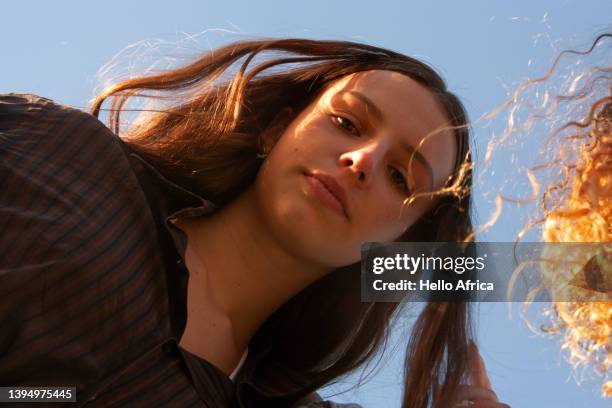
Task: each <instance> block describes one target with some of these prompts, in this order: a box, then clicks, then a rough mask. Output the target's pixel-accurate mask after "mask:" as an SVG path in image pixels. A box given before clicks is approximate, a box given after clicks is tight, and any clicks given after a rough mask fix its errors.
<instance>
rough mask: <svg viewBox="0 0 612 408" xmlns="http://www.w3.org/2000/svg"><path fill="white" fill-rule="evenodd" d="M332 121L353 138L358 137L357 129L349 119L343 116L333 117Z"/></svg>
mask: <svg viewBox="0 0 612 408" xmlns="http://www.w3.org/2000/svg"><path fill="white" fill-rule="evenodd" d="M332 120H333V121H334V123H336V124H338V126H340V127H341V128H343V129H344V130H346V131H347V132H350V133H352V134H353V135H355V136H360V133H359V129H357V127H356V126H355V125H354V124H353V122H351V120H350V119H347V118H345V117H344V116H339V115H333V116H332Z"/></svg>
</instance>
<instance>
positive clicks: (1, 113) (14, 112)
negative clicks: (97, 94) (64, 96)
mask: <svg viewBox="0 0 612 408" xmlns="http://www.w3.org/2000/svg"><path fill="white" fill-rule="evenodd" d="M0 136H1V138H2V141H4V142H6V141H7V140H8V139H26V140H35V139H40V138H42V139H44V140H48V139H55V140H57V141H65V140H66V138H67V137H71V138H75V137H79V136H82V138H83V139H84V140H89V139H91V138H95V137H102V138H106V139H112V138H117V136H115V135H114V133H113V132H111V130H110V129H108V128H107V127H106V126H105V125H104V124H103V123H102V122H100V121H99V120H98V118H96V117H95V116H93V115H91V114H89V113H87V112H85V111H83V110H81V109H77V108H74V107H72V106H69V105H65V104H62V103H58V102H56V101H54V100H52V99H49V98H45V97H42V96H38V95H34V94H27V93H7V94H0Z"/></svg>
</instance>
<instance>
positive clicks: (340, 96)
mask: <svg viewBox="0 0 612 408" xmlns="http://www.w3.org/2000/svg"><path fill="white" fill-rule="evenodd" d="M448 125H449V123H448V118H447V116H446V114H445V113H444V111H443V109H442V107H441V106H440V104H439V103H438V102H437V100H436V98H435V97H434V95H433V94H432V93H431V92H430V91H429V90H427V88H425V87H424V86H422V85H420V84H419V83H417V82H416V81H414V80H412V79H411V78H409V77H407V76H405V75H403V74H400V73H396V72H392V71H386V70H371V71H364V72H359V73H355V74H351V75H347V76H346V77H343V78H341V79H339V80H337V81H335V82H334V83H333V84H331V86H330V87H328V88H327V89H326V90H325V91H324V92H322V94H321V95H319V96H318V97H317V98H316V100H315V101H314V102H313V103H311V104H310V105H309V106H307V107H306V108H305V109H304V110H303V111H302V112H301V113H300V114H299V115H298V116H297V117H296V118H295V119H294V120H293V121H292V122H291V123H290V124H289V126H288V127H287V128H286V130H285V131H284V132H283V133H282V135H281V136H280V138H279V139H278V142H277V143H276V144H275V145H274V147H273V149H272V150H271V152H270V153H269V155H268V157H267V158H266V160H265V161H264V163H263V164H262V167H261V170H260V172H259V173H258V175H257V179H256V182H255V184H254V192H255V196H256V202H257V206H258V207H259V208H258V212H259V213H260V214H261V215H262V217H263V221H264V222H265V223H266V224H267V225H268V227H269V228H271V230H272V232H273V234H274V236H275V237H276V238H277V239H278V240H279V242H280V243H282V245H283V246H285V247H286V248H287V249H288V250H290V251H292V252H293V253H294V254H295V255H297V256H300V257H306V258H307V259H309V260H310V261H311V262H315V263H316V264H320V265H321V266H324V267H333V268H336V267H341V266H345V265H348V264H351V263H354V262H357V261H359V259H360V256H361V245H362V243H364V242H366V241H377V242H391V241H394V240H396V239H397V238H398V237H399V236H400V235H401V234H402V233H403V232H404V231H405V230H406V229H407V228H408V227H409V226H410V225H412V224H413V223H414V222H415V221H416V220H417V219H418V218H419V217H420V216H422V215H423V214H424V213H425V212H426V211H427V210H428V209H429V208H431V207H432V206H433V205H435V201H434V200H432V199H430V198H428V197H421V198H419V199H417V200H415V201H413V202H412V203H411V204H410V205H403V204H404V201H405V200H406V199H407V198H408V197H409V196H410V194H411V193H414V192H423V191H431V190H435V189H437V188H440V187H442V186H443V185H444V184H445V182H446V180H447V178H448V177H449V176H450V175H451V172H452V171H453V166H454V160H455V154H456V149H457V146H456V142H455V138H454V135H453V133H452V131H451V130H441V131H437V132H436V130H438V129H440V128H442V127H445V126H448ZM428 135H430V137H427V136H428ZM421 143H422V144H421ZM415 149H418V150H417V153H416V154H415V155H414V158H413V159H412V160H411V152H412V151H414V150H415ZM312 175H318V176H320V177H312ZM324 177H328V178H333V179H335V181H336V182H337V184H338V185H339V186H340V188H341V189H342V190H343V192H344V193H343V195H344V197H345V199H344V200H345V203H344V205H343V206H340V205H339V201H338V200H336V199H335V198H334V197H332V196H330V195H329V193H328V192H327V190H326V189H325V188H324V187H323V186H324V184H325V182H324V183H323V184H321V183H320V182H319V181H317V180H318V179H319V180H320V179H321V178H324ZM332 195H333V196H337V195H338V194H337V193H336V194H332ZM340 201H343V200H342V199H340Z"/></svg>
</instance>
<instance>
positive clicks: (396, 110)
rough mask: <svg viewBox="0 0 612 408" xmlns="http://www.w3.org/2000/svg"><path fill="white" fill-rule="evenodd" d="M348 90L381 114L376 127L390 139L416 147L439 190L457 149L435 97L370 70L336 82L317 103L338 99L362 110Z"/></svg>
mask: <svg viewBox="0 0 612 408" xmlns="http://www.w3.org/2000/svg"><path fill="white" fill-rule="evenodd" d="M349 91H350V92H358V93H360V94H363V95H365V96H366V97H367V98H368V99H370V100H371V101H372V102H373V103H374V104H375V105H376V107H377V108H378V110H380V112H381V114H382V118H381V119H382V123H380V126H381V127H382V128H383V129H384V130H385V131H386V133H387V134H388V135H389V137H390V138H392V139H394V140H395V141H396V142H398V143H405V144H409V145H411V146H412V147H414V148H415V149H416V148H418V150H419V152H421V154H422V155H423V156H424V157H425V159H426V160H427V161H428V162H429V163H430V165H431V167H432V170H433V172H434V174H433V176H434V186H436V187H441V186H442V185H443V184H444V182H445V181H446V178H447V177H448V176H449V175H450V174H451V172H452V171H453V166H454V161H455V154H456V149H457V146H456V141H455V137H454V133H453V131H452V130H449V129H445V128H446V127H448V126H450V124H449V122H448V117H447V114H446V113H445V111H444V109H443V108H442V106H441V104H440V102H439V101H438V99H437V97H436V96H435V95H434V94H433V93H432V92H431V91H430V90H429V89H427V88H426V87H425V86H423V85H421V84H420V83H418V82H417V81H415V80H413V79H412V78H410V77H408V76H406V75H404V74H401V73H399V72H393V71H387V70H371V71H363V72H357V73H355V74H350V75H347V76H344V77H342V78H340V79H338V80H336V81H335V82H333V83H332V84H331V85H330V86H329V88H327V89H326V91H325V92H324V93H323V94H322V95H321V101H322V102H323V103H325V104H331V103H332V100H338V99H342V100H343V101H345V102H346V103H347V104H350V105H355V106H362V107H363V104H362V103H360V102H359V100H358V99H357V98H353V97H351V96H349V93H350V92H349ZM340 95H341V98H339V96H340ZM366 114H367V112H366Z"/></svg>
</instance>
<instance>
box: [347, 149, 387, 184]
mask: <svg viewBox="0 0 612 408" xmlns="http://www.w3.org/2000/svg"><path fill="white" fill-rule="evenodd" d="M383 149H384V146H383V145H382V143H377V142H374V143H372V144H369V145H362V146H358V147H356V148H354V149H352V150H350V151H347V152H345V153H343V154H342V155H341V156H340V159H339V161H340V165H341V166H342V167H349V168H350V170H351V171H352V172H353V174H355V175H356V177H357V182H358V184H359V185H360V186H362V187H364V186H367V185H368V184H369V183H371V182H372V175H373V173H374V169H375V168H376V163H377V162H378V161H379V160H380V157H381V156H382V154H383Z"/></svg>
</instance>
